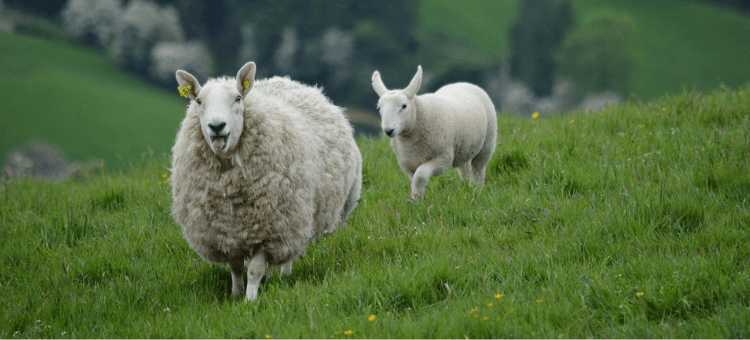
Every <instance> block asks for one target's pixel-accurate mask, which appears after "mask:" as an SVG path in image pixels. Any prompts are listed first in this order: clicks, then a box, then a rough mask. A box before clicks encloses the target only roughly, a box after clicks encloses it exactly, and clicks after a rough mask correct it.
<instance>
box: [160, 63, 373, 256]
mask: <svg viewBox="0 0 750 340" xmlns="http://www.w3.org/2000/svg"><path fill="white" fill-rule="evenodd" d="M234 82H235V79H234V78H220V79H212V80H209V81H208V82H207V83H206V86H209V85H212V84H221V83H226V84H229V85H231V86H233V84H234ZM195 105H197V104H196V103H194V102H192V103H191V105H190V106H189V107H188V110H187V114H186V117H185V119H184V120H183V122H182V123H181V125H180V129H179V132H178V133H177V140H176V143H175V146H174V147H173V149H172V153H173V159H172V175H171V177H170V180H171V182H172V197H173V206H172V208H173V213H174V216H175V218H176V220H177V221H178V222H179V223H180V224H181V225H182V226H183V232H184V236H185V239H187V241H188V242H189V243H190V246H191V247H192V248H193V249H194V250H195V251H196V252H197V253H198V254H199V255H200V256H201V257H203V258H204V259H206V260H208V261H213V262H228V261H229V260H231V259H237V258H245V259H247V258H251V257H252V256H253V254H256V253H258V252H260V251H263V252H265V253H266V254H267V261H268V263H269V264H273V265H279V264H282V263H284V262H287V261H289V260H292V259H294V258H295V257H296V256H297V255H300V254H303V253H304V249H305V246H306V245H307V244H309V243H310V242H312V241H313V240H314V239H315V238H316V237H318V236H320V235H321V234H323V233H325V232H332V231H333V230H334V229H335V226H336V225H337V224H339V223H340V222H342V220H345V219H346V217H347V215H348V214H349V212H351V209H353V207H354V205H356V201H357V200H358V199H359V193H360V190H361V177H362V175H361V173H362V158H361V155H360V153H359V149H358V148H357V145H356V143H355V141H354V138H353V130H352V127H351V125H350V124H349V122H348V120H347V119H346V117H345V116H344V114H343V111H342V109H341V108H339V107H337V106H335V105H333V104H332V103H331V102H330V100H328V98H327V97H325V96H324V95H323V93H322V92H321V91H320V89H318V88H315V87H309V86H305V85H303V84H300V83H298V82H296V81H293V80H290V79H289V78H279V77H274V78H271V79H265V80H257V81H255V84H254V86H253V88H252V90H251V91H250V92H248V94H247V95H246V97H245V98H244V114H243V115H244V127H243V132H242V136H241V137H240V140H239V142H238V144H237V147H236V148H235V150H234V153H233V154H231V155H229V160H230V161H222V160H221V159H219V158H218V157H217V156H216V155H215V154H214V153H213V152H212V151H211V148H210V146H209V145H208V144H207V142H206V140H205V139H204V137H203V135H202V133H201V128H200V122H199V117H198V113H197V110H196V108H195Z"/></svg>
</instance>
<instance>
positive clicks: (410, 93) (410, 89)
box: [404, 65, 422, 99]
mask: <svg viewBox="0 0 750 340" xmlns="http://www.w3.org/2000/svg"><path fill="white" fill-rule="evenodd" d="M420 86H422V65H419V66H417V74H415V75H414V78H412V79H411V83H409V86H407V87H406V88H405V89H404V94H405V95H406V97H407V98H409V99H411V98H413V97H414V96H415V95H416V94H417V91H419V87H420Z"/></svg>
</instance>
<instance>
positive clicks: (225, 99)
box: [175, 61, 255, 156]
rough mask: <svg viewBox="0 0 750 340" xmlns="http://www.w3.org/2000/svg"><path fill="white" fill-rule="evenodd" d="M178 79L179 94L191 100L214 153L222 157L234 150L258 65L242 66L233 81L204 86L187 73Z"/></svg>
mask: <svg viewBox="0 0 750 340" xmlns="http://www.w3.org/2000/svg"><path fill="white" fill-rule="evenodd" d="M175 77H176V78H177V83H178V84H180V86H179V87H178V89H179V90H180V94H181V95H183V96H186V97H188V98H190V100H191V101H192V102H191V103H190V108H189V110H193V111H194V112H197V113H198V117H199V118H200V124H201V131H202V132H203V138H205V139H206V143H208V145H209V146H210V147H211V150H212V151H213V152H214V153H215V154H217V155H219V156H222V155H226V154H227V153H228V152H230V151H232V150H234V148H235V147H236V146H237V142H238V141H239V139H240V136H241V135H242V127H243V125H244V122H245V119H244V111H245V103H244V100H245V96H247V94H248V93H249V92H250V90H251V89H252V88H253V83H254V82H255V63H254V62H252V61H251V62H248V63H246V64H245V65H244V66H242V68H241V69H240V70H239V72H237V77H236V78H235V80H234V81H231V80H230V79H226V78H225V79H224V80H214V81H209V82H208V83H207V84H206V85H205V86H203V87H202V86H201V85H200V84H199V83H198V80H197V79H195V77H194V76H193V75H192V74H190V73H188V72H186V71H184V70H177V72H176V73H175Z"/></svg>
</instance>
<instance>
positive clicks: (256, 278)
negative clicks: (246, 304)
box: [245, 251, 266, 301]
mask: <svg viewBox="0 0 750 340" xmlns="http://www.w3.org/2000/svg"><path fill="white" fill-rule="evenodd" d="M265 272H266V253H265V252H263V251H260V252H258V253H257V254H255V256H253V258H252V259H251V260H250V263H249V264H248V265H247V291H246V293H245V301H250V300H255V299H256V298H257V297H258V288H259V287H260V281H261V280H262V279H263V274H264V273H265Z"/></svg>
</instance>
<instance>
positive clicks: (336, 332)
mask: <svg viewBox="0 0 750 340" xmlns="http://www.w3.org/2000/svg"><path fill="white" fill-rule="evenodd" d="M333 334H341V331H335V332H333Z"/></svg>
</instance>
